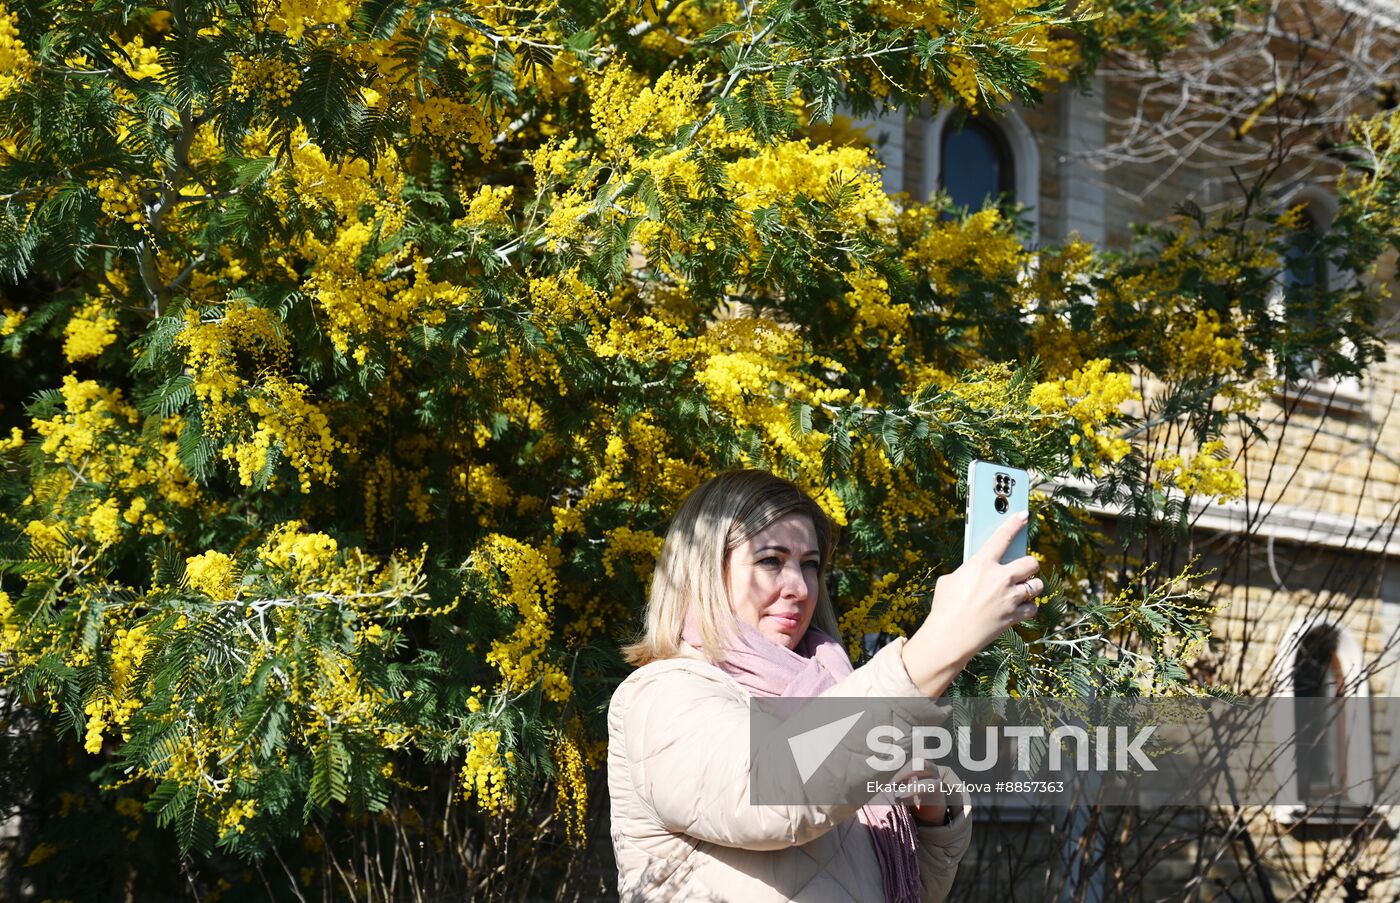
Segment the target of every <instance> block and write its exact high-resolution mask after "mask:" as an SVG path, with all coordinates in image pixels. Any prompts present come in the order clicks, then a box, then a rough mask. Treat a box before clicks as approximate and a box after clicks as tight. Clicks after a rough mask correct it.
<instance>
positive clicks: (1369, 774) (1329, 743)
mask: <svg viewBox="0 0 1400 903" xmlns="http://www.w3.org/2000/svg"><path fill="white" fill-rule="evenodd" d="M1270 672H1271V675H1272V678H1273V681H1274V686H1275V688H1276V689H1275V691H1274V695H1275V696H1276V697H1277V700H1276V702H1277V705H1278V707H1277V708H1276V709H1275V710H1274V712H1275V716H1274V726H1275V730H1276V731H1277V733H1276V740H1277V741H1278V742H1279V743H1280V746H1279V755H1278V756H1277V757H1276V758H1275V760H1274V776H1275V780H1276V784H1275V786H1277V787H1278V788H1279V792H1280V794H1281V801H1280V802H1279V803H1278V804H1277V805H1275V806H1274V817H1275V818H1277V819H1278V820H1279V821H1282V822H1286V823H1293V822H1296V821H1298V820H1299V819H1301V818H1304V817H1305V816H1306V817H1308V818H1319V819H1322V820H1335V819H1350V818H1356V817H1359V816H1361V815H1363V814H1364V813H1365V812H1366V810H1367V807H1368V806H1369V805H1370V804H1371V803H1373V802H1374V799H1375V797H1374V793H1375V789H1374V782H1373V777H1374V770H1375V765H1374V762H1373V761H1372V758H1371V712H1370V708H1369V705H1368V704H1366V703H1364V702H1361V701H1360V700H1365V699H1366V698H1367V697H1369V696H1370V689H1369V687H1368V686H1367V681H1366V669H1365V657H1364V653H1363V651H1362V648H1361V644H1360V643H1359V642H1357V640H1356V638H1355V637H1354V636H1352V635H1351V633H1350V631H1348V630H1347V629H1346V628H1344V627H1342V626H1341V625H1340V624H1338V623H1336V622H1334V621H1331V620H1328V619H1327V618H1325V617H1318V616H1312V617H1308V618H1303V619H1300V620H1298V621H1296V622H1294V623H1293V624H1292V625H1291V626H1290V627H1289V629H1288V630H1287V631H1286V632H1285V633H1284V635H1283V639H1282V641H1281V642H1280V644H1279V647H1278V654H1277V656H1276V657H1275V659H1274V663H1273V666H1272V668H1271V669H1270ZM1339 700H1347V701H1346V702H1344V703H1343V702H1339Z"/></svg>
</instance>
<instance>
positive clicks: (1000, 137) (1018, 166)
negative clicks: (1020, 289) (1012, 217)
mask: <svg viewBox="0 0 1400 903" xmlns="http://www.w3.org/2000/svg"><path fill="white" fill-rule="evenodd" d="M921 148H922V150H921V155H922V160H921V161H920V163H921V164H922V179H921V180H920V181H919V183H918V184H919V187H920V189H921V190H922V192H923V196H924V197H925V198H928V197H932V196H933V194H934V192H936V191H939V190H943V191H947V192H948V193H949V195H951V197H952V199H953V203H954V204H955V205H957V206H964V207H968V208H970V209H972V210H974V211H975V210H981V209H982V208H983V207H984V206H986V204H988V203H994V202H996V201H997V200H998V199H1003V200H1005V201H1007V202H1009V203H1012V204H1019V205H1021V206H1023V207H1024V208H1025V216H1024V222H1025V224H1026V225H1027V226H1028V227H1029V229H1030V240H1031V242H1032V243H1034V242H1036V241H1039V240H1040V211H1039V207H1040V146H1039V144H1038V143H1037V141H1036V136H1035V133H1034V132H1032V131H1031V130H1030V127H1029V126H1027V125H1026V123H1025V121H1024V120H1022V119H1021V117H1020V115H1019V114H1018V113H1017V112H1016V110H1015V109H1014V108H1012V107H1006V108H1005V109H1003V110H1001V111H1000V112H999V113H998V114H997V115H996V117H995V118H993V117H991V116H987V115H983V114H971V115H969V114H967V113H966V112H964V111H959V110H954V109H951V108H946V107H945V108H944V109H942V110H939V111H938V113H937V114H936V115H934V116H933V118H931V119H928V120H925V123H924V130H923V136H922V141H921Z"/></svg>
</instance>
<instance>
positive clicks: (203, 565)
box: [184, 549, 236, 599]
mask: <svg viewBox="0 0 1400 903" xmlns="http://www.w3.org/2000/svg"><path fill="white" fill-rule="evenodd" d="M235 576H236V575H235V573H234V561H233V559H232V558H230V557H229V556H227V555H225V554H224V553H223V552H216V551H213V550H212V549H211V550H210V551H208V552H203V553H201V554H199V555H193V556H191V557H189V558H186V559H185V577H184V585H185V586H188V587H189V588H191V589H193V590H196V591H198V592H201V593H204V594H205V595H206V596H209V597H210V598H211V599H227V598H229V597H231V596H233V594H234V588H233V578H234V577H235Z"/></svg>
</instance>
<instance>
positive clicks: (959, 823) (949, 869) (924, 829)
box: [915, 769, 972, 903]
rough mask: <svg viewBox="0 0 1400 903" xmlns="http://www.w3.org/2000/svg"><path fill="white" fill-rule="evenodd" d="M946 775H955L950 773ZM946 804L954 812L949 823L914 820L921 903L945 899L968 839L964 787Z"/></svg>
mask: <svg viewBox="0 0 1400 903" xmlns="http://www.w3.org/2000/svg"><path fill="white" fill-rule="evenodd" d="M945 772H947V769H945ZM950 779H952V780H956V777H952V776H951V775H950ZM948 805H949V806H950V807H952V809H953V812H954V815H953V823H952V824H950V825H938V826H929V825H920V824H918V823H917V822H915V825H916V827H917V829H918V832H919V877H920V878H921V879H922V881H923V884H924V890H923V897H922V898H921V900H922V903H943V901H944V900H946V899H948V892H949V891H950V890H951V889H952V887H953V879H954V878H956V877H957V875H958V864H959V863H960V862H961V861H962V857H963V854H964V853H966V852H967V847H968V844H969V843H970V842H971V841H972V805H971V801H970V799H969V797H968V794H967V791H966V790H959V791H958V796H957V798H955V799H950V800H948Z"/></svg>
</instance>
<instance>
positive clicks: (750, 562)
mask: <svg viewBox="0 0 1400 903" xmlns="http://www.w3.org/2000/svg"><path fill="white" fill-rule="evenodd" d="M728 565H729V568H728V570H729V573H728V575H727V577H726V580H725V584H726V588H727V589H728V590H729V604H730V606H731V607H732V608H733V609H734V614H735V616H737V617H738V618H739V620H741V621H743V622H744V623H746V624H748V625H749V626H750V627H754V628H756V629H757V630H758V632H759V633H761V634H763V635H764V636H766V637H767V638H768V639H770V640H772V641H773V642H775V643H777V644H779V645H780V646H786V647H787V648H788V649H793V648H795V647H796V646H797V644H798V642H799V641H800V640H801V639H802V635H803V634H804V633H806V632H807V627H808V625H810V624H811V623H812V612H813V611H815V610H816V605H817V581H818V580H820V579H821V553H820V552H819V551H818V550H817V531H816V529H815V528H814V527H813V526H812V520H811V518H809V517H805V516H803V515H801V514H793V515H790V516H788V517H785V518H783V519H782V520H779V521H774V522H773V523H772V524H769V525H768V527H767V528H766V529H763V530H760V531H759V532H758V533H756V534H754V535H753V536H750V537H749V538H748V539H747V540H746V541H744V542H743V543H741V544H740V545H739V546H738V547H737V548H735V549H734V550H733V551H732V552H730V553H729V561H728Z"/></svg>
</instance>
